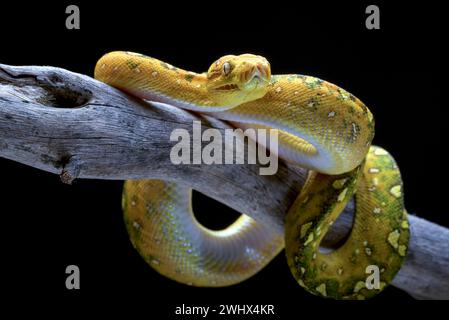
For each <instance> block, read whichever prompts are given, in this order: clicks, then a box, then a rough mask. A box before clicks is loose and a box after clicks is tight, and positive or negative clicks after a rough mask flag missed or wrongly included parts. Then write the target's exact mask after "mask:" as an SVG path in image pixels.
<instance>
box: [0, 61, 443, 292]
mask: <svg viewBox="0 0 449 320" xmlns="http://www.w3.org/2000/svg"><path fill="white" fill-rule="evenodd" d="M198 119H201V121H202V125H203V128H204V129H205V128H218V129H220V130H224V129H225V128H228V125H227V124H225V123H223V122H221V121H218V120H214V119H211V118H205V117H202V116H201V115H197V114H193V113H189V112H186V111H184V110H179V109H177V108H174V107H171V106H166V105H160V104H149V103H146V102H143V101H140V100H138V99H135V98H133V97H130V96H128V95H126V94H124V93H122V92H120V91H118V90H116V89H114V88H111V87H109V86H107V85H105V84H103V83H101V82H98V81H96V80H94V79H92V78H90V77H87V76H83V75H80V74H76V73H72V72H69V71H66V70H63V69H59V68H54V67H33V66H26V67H12V66H7V65H0V138H1V139H0V157H3V158H7V159H10V160H13V161H17V162H20V163H23V164H26V165H29V166H32V167H35V168H37V169H40V170H44V171H47V172H51V173H55V174H59V175H60V176H61V179H62V180H63V182H66V183H70V182H71V181H72V180H73V179H76V178H90V179H118V180H126V179H142V178H161V179H167V180H173V181H178V182H182V183H185V184H189V185H191V186H192V187H193V188H195V189H197V190H198V191H200V192H203V193H205V194H207V195H209V196H211V197H212V198H215V199H217V200H219V201H221V202H224V203H226V204H227V205H229V206H230V207H232V208H234V209H236V210H238V211H241V212H246V213H248V214H249V215H251V216H252V217H254V218H256V219H259V220H260V221H264V222H265V223H269V224H270V225H272V226H273V228H276V229H277V230H278V231H279V232H282V231H283V221H284V215H285V212H286V210H287V208H288V207H289V205H290V204H291V203H292V201H293V200H294V199H295V197H296V196H297V194H298V192H299V191H300V189H301V186H302V185H303V183H304V180H305V177H306V174H307V171H306V170H303V169H299V168H294V167H291V166H290V167H289V166H288V165H286V164H285V163H282V162H280V163H279V170H278V172H277V174H275V175H273V176H261V175H259V174H258V172H259V171H258V169H259V167H258V166H257V165H231V166H230V165H174V164H172V163H171V161H170V157H169V154H170V150H171V148H172V146H173V145H174V142H171V141H170V140H169V136H170V133H171V132H172V131H173V130H174V129H177V128H178V129H179V128H183V129H186V130H188V131H189V132H191V131H192V121H193V120H198ZM352 212H353V205H350V206H348V208H346V210H345V212H344V213H343V214H342V216H341V218H340V219H338V220H337V221H336V223H335V224H334V227H333V228H332V230H331V231H330V232H329V235H328V236H327V238H326V240H325V243H323V245H324V246H328V247H331V246H332V245H333V244H335V243H337V242H338V241H339V240H341V239H342V238H343V237H344V236H345V235H346V234H347V232H348V230H349V229H350V228H351V223H352ZM410 224H411V231H412V238H411V243H410V251H409V254H408V256H407V260H406V262H405V264H404V266H403V267H402V269H401V270H400V272H399V274H398V275H397V276H396V278H395V279H394V281H393V285H394V286H396V287H398V288H401V289H403V290H405V291H406V292H408V293H409V294H411V295H412V296H414V297H416V298H423V299H449V230H448V229H447V228H443V227H441V226H438V225H436V224H434V223H431V222H429V221H426V220H423V219H420V218H418V217H415V216H411V217H410Z"/></svg>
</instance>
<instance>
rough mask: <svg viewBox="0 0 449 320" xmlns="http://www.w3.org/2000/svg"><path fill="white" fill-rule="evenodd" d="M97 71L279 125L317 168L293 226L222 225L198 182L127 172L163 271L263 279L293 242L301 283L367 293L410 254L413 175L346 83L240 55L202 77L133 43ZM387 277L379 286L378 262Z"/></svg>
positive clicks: (240, 121) (151, 254) (113, 80)
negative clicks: (345, 224) (329, 245)
mask: <svg viewBox="0 0 449 320" xmlns="http://www.w3.org/2000/svg"><path fill="white" fill-rule="evenodd" d="M95 77H96V78H97V79H99V80H101V81H103V82H105V83H108V84H110V85H112V86H115V87H117V88H119V89H121V90H124V91H126V92H128V93H131V94H133V95H135V96H137V97H140V98H143V99H147V100H151V101H158V102H164V103H168V104H171V105H174V106H177V107H180V108H184V109H188V110H194V111H196V112H202V113H207V114H208V115H210V116H213V117H216V118H219V119H223V120H228V121H232V123H233V124H234V125H237V126H239V125H241V126H242V127H245V128H247V127H254V128H261V127H262V128H267V127H269V128H275V129H279V130H280V131H279V142H280V149H279V156H280V157H281V158H284V159H285V160H286V161H290V162H292V163H294V164H298V165H301V166H303V167H306V168H309V169H311V170H310V171H309V176H308V179H307V181H306V184H305V186H304V187H303V189H302V191H301V193H300V195H299V196H298V198H297V199H296V201H295V202H294V204H293V205H292V207H291V208H290V210H289V212H288V213H287V216H286V221H285V234H279V233H277V232H275V231H274V230H273V229H272V228H270V226H269V225H264V224H261V223H258V222H257V221H255V220H253V219H252V218H250V217H248V216H246V215H244V214H242V216H241V217H240V218H239V219H238V220H237V221H236V222H235V223H233V224H232V225H231V226H229V227H228V228H226V229H224V230H221V231H213V230H209V229H207V228H205V227H203V226H201V225H200V224H199V223H198V222H197V221H196V220H195V218H194V216H193V212H192V209H191V189H190V188H189V187H188V186H183V185H180V184H177V183H175V182H168V181H162V180H141V181H127V182H126V183H125V187H124V193H123V209H124V215H125V222H126V225H127V229H128V232H129V235H130V238H131V241H132V243H133V245H134V246H135V248H136V249H137V250H138V251H139V253H140V254H141V255H142V257H143V258H144V259H145V260H146V261H147V262H148V263H149V264H150V265H151V266H152V267H153V268H154V269H155V270H157V271H158V272H159V273H161V274H163V275H165V276H167V277H169V278H171V279H174V280H176V281H179V282H182V283H185V284H190V285H195V286H215V287H219V286H227V285H232V284H235V283H238V282H241V281H243V280H245V279H247V278H248V277H251V276H252V275H254V274H255V273H257V272H258V271H259V270H260V269H261V268H263V267H264V266H265V265H266V264H267V263H268V262H269V261H270V260H271V259H272V258H273V257H274V256H276V255H277V254H278V253H279V252H280V251H281V250H282V249H283V248H284V244H285V249H286V255H287V261H288V265H289V267H290V269H291V271H292V273H293V276H294V277H295V278H296V280H297V281H298V283H299V284H300V285H301V286H303V287H304V288H305V289H306V290H308V291H309V292H311V293H313V294H317V295H320V296H325V297H332V298H336V299H364V298H367V297H371V296H373V295H375V294H377V293H379V292H380V291H381V290H382V289H383V288H384V287H385V285H386V284H388V283H389V282H391V280H392V279H393V277H394V275H395V274H396V273H397V271H398V270H399V268H400V266H401V264H402V261H403V260H404V257H405V255H406V252H407V246H408V239H409V230H408V222H407V214H406V211H405V209H404V204H403V192H402V181H401V178H400V174H399V171H398V168H397V166H396V164H395V162H394V160H393V158H392V157H391V156H390V155H389V154H388V153H387V152H386V151H385V150H384V149H382V148H379V147H374V146H371V141H372V138H373V136H374V120H373V116H372V114H371V112H370V111H369V110H368V108H367V107H366V106H365V105H364V104H363V103H362V102H361V101H360V100H358V99H357V98H356V97H354V96H353V95H351V94H350V93H348V92H346V91H345V90H343V89H341V88H339V87H337V86H335V85H333V84H331V83H329V82H326V81H323V80H320V79H318V78H314V77H309V76H303V75H276V76H272V75H271V69H270V65H269V63H268V61H267V60H266V59H265V58H263V57H260V56H256V55H251V54H244V55H240V56H233V55H228V56H224V57H222V58H220V59H218V60H217V61H216V62H214V63H213V64H212V65H211V66H210V68H209V70H208V72H207V73H204V74H196V73H193V72H187V71H185V70H181V69H178V68H176V67H173V66H171V65H169V64H167V63H165V62H162V61H160V60H157V59H154V58H150V57H147V56H143V55H140V54H136V53H131V52H112V53H109V54H107V55H105V56H103V57H102V58H101V59H100V60H99V61H98V63H97V66H96V69H95ZM354 194H355V201H356V213H355V219H354V224H353V228H352V231H351V232H350V235H349V236H348V238H347V239H346V241H345V243H344V244H343V245H341V246H340V247H339V248H337V249H335V250H334V251H332V252H327V253H323V252H321V251H320V246H319V245H320V242H321V240H322V239H323V237H324V236H325V234H326V232H327V230H328V228H329V227H330V226H331V225H332V223H333V221H335V220H336V219H337V217H338V215H339V214H340V213H341V211H342V210H343V209H344V207H345V206H346V204H347V202H348V201H349V200H350V199H351V198H352V196H353V195H354ZM370 266H371V267H372V266H374V267H376V268H378V270H379V272H380V274H379V280H380V282H379V283H378V285H377V286H376V285H375V286H374V288H372V287H367V285H366V279H367V276H368V275H369V273H367V268H368V269H369V268H370Z"/></svg>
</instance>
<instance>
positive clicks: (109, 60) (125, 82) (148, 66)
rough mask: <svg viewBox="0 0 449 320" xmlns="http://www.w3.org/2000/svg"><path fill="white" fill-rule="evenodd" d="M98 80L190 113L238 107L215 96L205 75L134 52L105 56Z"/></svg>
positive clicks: (97, 72) (96, 70) (96, 74)
mask: <svg viewBox="0 0 449 320" xmlns="http://www.w3.org/2000/svg"><path fill="white" fill-rule="evenodd" d="M95 78H96V79H98V80H100V81H103V82H105V83H107V84H109V85H111V86H113V87H116V88H119V89H121V90H123V91H126V92H128V93H130V94H132V95H135V96H138V97H140V98H142V99H146V100H151V101H156V102H162V103H167V104H170V105H174V106H176V107H179V108H183V109H188V110H194V111H201V112H204V111H223V110H227V109H230V108H233V107H235V106H236V105H235V104H233V103H232V100H231V99H228V100H226V99H223V98H222V97H220V96H217V95H213V94H211V92H210V91H209V90H208V89H207V81H208V79H207V75H206V74H205V73H195V72H191V71H186V70H183V69H180V68H177V67H174V66H172V65H170V64H168V63H165V62H163V61H160V60H158V59H155V58H151V57H148V56H144V55H140V54H136V53H131V52H111V53H108V54H106V55H105V56H103V57H102V58H101V59H100V60H99V61H98V62H97V65H96V67H95Z"/></svg>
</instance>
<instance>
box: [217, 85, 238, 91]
mask: <svg viewBox="0 0 449 320" xmlns="http://www.w3.org/2000/svg"><path fill="white" fill-rule="evenodd" d="M214 90H218V91H236V90H240V88H239V86H238V85H236V84H225V85H224V86H220V87H217V88H215V89H214Z"/></svg>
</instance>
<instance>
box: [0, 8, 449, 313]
mask: <svg viewBox="0 0 449 320" xmlns="http://www.w3.org/2000/svg"><path fill="white" fill-rule="evenodd" d="M426 3H427V2H426ZM68 4H78V5H79V7H80V10H81V29H80V30H67V29H66V28H65V18H66V14H65V8H66V6H67V5H68ZM368 4H370V3H360V2H359V3H357V4H352V5H349V4H347V5H336V4H334V5H330V4H327V3H325V2H321V1H320V2H319V3H316V4H312V3H310V2H306V1H301V2H300V1H295V2H292V3H288V2H281V1H271V2H268V3H262V2H254V3H247V4H245V5H243V4H238V3H236V2H217V3H216V4H214V5H212V4H199V3H190V2H189V3H183V4H176V3H169V2H166V3H163V4H161V3H159V4H155V3H154V2H150V1H148V2H134V1H125V2H123V3H116V4H115V3H113V2H112V1H110V2H103V3H100V2H99V3H98V4H97V5H93V4H92V3H90V4H89V3H87V2H84V1H75V2H73V3H68V2H61V3H53V4H50V3H47V4H46V3H43V2H39V3H34V4H27V3H24V2H19V1H17V2H16V3H9V4H8V5H5V4H2V5H0V30H1V38H0V39H1V40H0V63H4V64H12V65H52V66H58V67H62V68H66V69H69V70H72V71H75V72H79V73H84V74H87V75H91V76H92V75H93V70H94V66H95V62H96V60H97V59H98V58H100V56H101V55H102V54H104V53H106V52H109V51H112V50H127V51H135V52H140V53H144V54H148V55H150V56H153V57H156V58H159V59H162V60H164V61H167V62H169V63H171V64H173V65H175V66H179V67H182V68H185V69H188V70H193V71H198V72H200V71H204V70H205V69H207V67H208V66H209V64H210V63H211V62H212V61H213V60H214V59H216V58H218V57H220V56H222V55H224V54H229V53H235V54H239V53H245V52H250V53H257V54H261V55H264V56H265V57H267V58H268V60H269V61H270V62H271V66H272V72H273V73H275V74H282V73H300V74H307V75H313V76H317V77H320V78H322V79H325V80H328V81H330V82H333V83H335V84H337V85H339V86H341V87H343V88H345V89H346V90H348V91H350V92H351V93H353V94H354V95H356V96H357V97H359V98H360V99H361V100H362V101H364V102H365V103H366V104H367V106H368V107H369V108H370V109H371V111H372V112H373V114H374V116H375V119H376V137H375V139H374V143H375V144H377V145H381V146H382V147H384V148H386V149H387V150H389V151H390V152H391V153H392V154H393V156H394V157H395V158H396V160H397V162H398V164H399V166H400V168H401V171H402V174H403V179H404V184H405V201H406V206H407V209H408V210H409V211H410V212H413V213H416V214H417V215H419V216H421V217H424V218H426V219H428V220H431V221H434V222H436V223H439V224H442V225H445V226H448V227H449V218H448V215H447V210H446V209H445V208H444V207H443V203H444V202H445V201H444V199H445V196H446V192H445V191H446V188H445V187H444V186H445V185H444V184H442V183H441V182H442V181H447V178H448V174H447V167H446V163H447V158H446V155H445V153H444V147H446V145H447V143H446V141H447V140H446V137H447V136H446V135H445V130H446V129H447V124H446V123H447V120H448V115H449V113H448V109H447V103H445V101H446V100H443V96H444V95H445V94H446V92H444V91H443V90H445V87H446V81H447V80H446V81H442V80H441V79H442V73H443V71H442V68H443V57H447V56H446V55H445V54H444V52H443V45H444V42H447V33H446V32H444V31H443V29H442V27H443V23H442V20H441V17H440V16H439V14H438V13H440V12H442V9H441V8H439V7H438V6H435V5H433V4H430V3H428V4H427V6H425V7H424V6H422V5H421V6H418V5H414V4H411V3H409V2H404V3H401V4H399V5H398V6H397V7H392V6H391V5H387V4H384V3H380V2H377V3H376V2H374V4H377V5H379V7H380V12H381V29H380V30H367V29H366V28H365V18H366V14H365V8H366V6H367V5H368ZM0 175H1V177H2V179H1V183H0V190H1V194H0V199H1V206H0V213H1V216H0V217H1V224H0V228H1V235H2V236H1V238H2V240H3V241H2V242H1V246H0V248H1V260H0V261H1V268H2V271H1V277H2V278H1V290H2V291H3V292H4V293H7V295H8V299H7V300H5V301H6V302H7V303H6V304H5V306H7V305H10V303H13V302H22V303H24V305H30V304H33V309H32V310H33V311H34V310H35V309H34V308H39V309H42V310H46V311H49V310H53V307H55V306H58V305H59V306H64V307H66V310H69V311H75V310H78V311H81V312H84V311H83V310H85V307H93V309H94V310H97V311H101V312H103V311H112V312H114V311H115V310H119V309H125V310H128V311H130V312H133V311H139V312H142V313H143V314H144V315H146V316H147V317H150V318H154V317H152V315H154V314H158V315H160V317H155V318H156V319H159V318H167V317H169V316H170V315H172V314H173V312H174V308H175V306H177V305H180V304H182V303H186V304H189V303H191V304H195V305H218V304H222V303H236V304H256V303H258V304H275V305H276V309H277V312H278V314H279V315H280V316H282V319H290V318H293V317H291V316H290V315H291V314H296V315H297V316H298V317H299V316H301V312H303V310H313V309H314V308H315V309H316V308H319V310H320V312H324V311H326V310H327V311H331V310H335V308H337V309H340V308H341V307H342V306H348V305H347V304H344V303H343V304H337V303H335V302H332V301H328V300H324V299H321V298H317V297H314V296H312V295H310V294H308V293H306V292H305V291H304V290H303V289H301V288H300V287H299V286H298V285H297V284H296V282H295V281H294V280H293V278H292V276H291V275H290V272H289V270H288V267H287V264H286V261H285V257H284V256H283V254H280V255H279V256H278V257H277V258H276V259H275V260H274V261H273V262H272V263H271V264H270V265H269V266H268V267H266V268H265V269H264V270H262V271H261V272H260V273H258V274H257V275H256V276H254V277H253V278H251V279H249V280H248V281H246V282H244V283H242V284H239V285H237V286H233V287H229V288H221V289H207V288H191V287H188V286H184V285H179V284H177V283H175V282H173V281H171V280H168V279H166V278H164V277H162V276H160V275H158V274H157V273H156V272H155V271H153V270H152V269H151V268H150V267H148V266H147V265H146V264H145V263H144V261H143V260H142V259H141V258H140V257H139V255H138V254H137V252H135V251H134V249H133V248H132V246H131V244H130V242H129V240H128V236H127V234H126V230H125V227H124V224H123V221H122V214H121V208H120V198H121V188H122V182H121V181H91V180H79V181H76V182H75V183H74V185H72V186H67V185H63V184H62V183H61V182H60V181H59V177H57V176H55V175H51V174H49V173H45V172H41V171H38V170H36V169H33V168H29V167H26V166H24V165H21V164H17V163H13V162H11V161H8V160H5V159H0ZM194 200H195V203H194V206H195V209H196V213H197V214H198V216H199V219H200V220H201V221H202V222H204V223H205V224H206V225H208V226H215V227H218V226H220V225H222V224H225V223H227V222H229V221H230V219H232V217H233V216H235V213H234V214H231V213H228V212H226V208H225V207H223V206H220V205H218V204H216V203H214V202H213V201H208V200H207V199H204V198H202V197H200V196H197V197H195V199H194ZM211 212H212V213H211ZM69 264H76V265H78V266H79V267H80V269H81V290H79V291H68V290H67V289H66V288H65V277H66V275H65V267H66V266H67V265H69ZM388 303H394V304H395V305H396V306H399V308H400V309H403V308H406V307H408V306H411V303H412V300H411V298H410V296H408V295H407V294H406V293H404V292H402V291H400V290H398V289H396V288H393V287H389V288H388V289H387V290H386V291H385V292H384V293H383V294H381V295H380V296H378V297H376V298H374V299H372V300H370V301H369V302H368V304H369V305H373V306H378V307H379V308H377V309H372V310H375V311H374V313H375V312H379V315H381V314H382V309H383V307H382V306H383V305H384V304H388ZM402 304H405V305H402ZM328 305H331V308H325V306H328ZM350 307H351V308H352V306H350ZM26 309H27V308H22V309H19V311H23V310H26ZM61 315H62V314H61ZM295 318H296V317H295ZM178 319H180V318H178Z"/></svg>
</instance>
